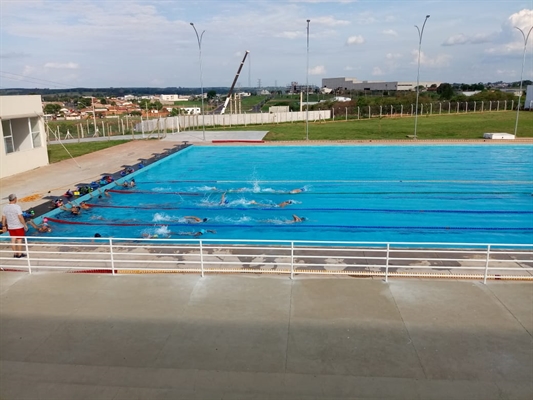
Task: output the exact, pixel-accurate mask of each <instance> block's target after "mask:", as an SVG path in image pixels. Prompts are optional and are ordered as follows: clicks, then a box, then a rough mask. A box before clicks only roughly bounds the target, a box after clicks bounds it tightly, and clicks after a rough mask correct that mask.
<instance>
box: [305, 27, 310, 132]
mask: <svg viewBox="0 0 533 400" xmlns="http://www.w3.org/2000/svg"><path fill="white" fill-rule="evenodd" d="M309 22H311V20H310V19H308V20H307V69H306V75H305V90H306V99H305V102H306V104H305V140H309Z"/></svg>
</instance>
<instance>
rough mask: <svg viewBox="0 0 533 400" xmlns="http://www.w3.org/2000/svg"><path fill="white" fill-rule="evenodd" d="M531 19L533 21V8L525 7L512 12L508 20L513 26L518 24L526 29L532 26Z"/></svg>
mask: <svg viewBox="0 0 533 400" xmlns="http://www.w3.org/2000/svg"><path fill="white" fill-rule="evenodd" d="M531 21H533V10H528V9H523V10H521V11H519V12H517V13H514V14H512V15H511V16H510V17H509V18H508V20H507V25H508V26H509V27H512V28H514V27H515V26H516V27H517V28H520V29H522V30H523V31H525V30H527V29H529V28H530V27H531ZM526 34H527V32H526Z"/></svg>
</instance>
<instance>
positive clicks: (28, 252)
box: [24, 236, 31, 275]
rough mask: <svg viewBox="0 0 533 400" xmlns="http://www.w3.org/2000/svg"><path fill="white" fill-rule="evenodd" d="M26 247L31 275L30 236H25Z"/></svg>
mask: <svg viewBox="0 0 533 400" xmlns="http://www.w3.org/2000/svg"><path fill="white" fill-rule="evenodd" d="M24 248H25V249H26V254H27V255H28V273H29V274H30V275H31V262H30V258H31V257H30V249H29V246H28V238H27V237H26V236H24Z"/></svg>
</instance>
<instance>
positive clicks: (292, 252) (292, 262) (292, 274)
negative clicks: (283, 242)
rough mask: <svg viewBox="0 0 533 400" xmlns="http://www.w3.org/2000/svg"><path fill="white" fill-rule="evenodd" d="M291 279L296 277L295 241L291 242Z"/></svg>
mask: <svg viewBox="0 0 533 400" xmlns="http://www.w3.org/2000/svg"><path fill="white" fill-rule="evenodd" d="M291 279H294V242H291Z"/></svg>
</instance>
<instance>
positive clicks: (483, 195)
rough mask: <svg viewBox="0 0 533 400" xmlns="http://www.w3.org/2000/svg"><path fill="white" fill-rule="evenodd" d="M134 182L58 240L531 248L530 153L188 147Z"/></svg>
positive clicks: (61, 231)
mask: <svg viewBox="0 0 533 400" xmlns="http://www.w3.org/2000/svg"><path fill="white" fill-rule="evenodd" d="M135 179H136V182H137V186H136V187H135V188H132V189H124V190H123V191H122V192H113V193H112V197H111V198H102V199H98V198H94V199H92V200H90V201H89V203H91V204H94V205H95V207H94V208H92V209H90V210H87V211H84V212H83V213H82V215H80V216H71V215H69V213H66V212H62V213H60V214H58V215H57V216H55V217H56V218H59V219H62V220H65V221H69V222H83V223H84V224H83V225H78V224H75V225H71V224H64V223H56V222H54V223H52V226H53V228H54V236H93V235H94V233H96V232H98V233H100V234H101V235H102V236H104V237H105V236H113V237H137V238H138V237H141V236H142V235H143V233H145V234H146V233H149V234H157V235H158V237H166V236H167V235H170V236H171V237H180V235H186V234H188V233H193V232H197V231H199V230H200V229H205V230H215V231H216V234H213V233H206V234H204V235H203V236H202V237H204V238H218V239H226V238H228V239H230V238H231V239H288V240H298V239H301V240H353V241H410V242H411V241H418V242H420V241H424V242H428V241H429V242H476V243H516V244H519V243H533V196H532V194H533V147H532V146H521V145H502V146H498V145H490V146H487V145H485V146H471V145H467V146H317V147H307V146H305V147H297V146H276V147H274V146H273V147H237V146H235V147H216V146H205V147H204V146H203V147H190V148H188V149H186V150H184V151H181V152H179V153H176V154H174V155H172V156H170V157H168V158H166V159H164V160H161V161H160V162H158V163H156V164H153V165H151V166H149V167H147V168H144V169H142V170H140V171H139V172H138V174H137V175H136V176H135ZM115 189H119V190H120V189H122V188H118V187H116V188H115ZM293 189H304V191H303V192H301V193H290V191H291V190H293ZM224 192H226V194H225V198H226V200H227V202H226V203H224V204H220V200H221V197H222V193H224ZM288 200H290V201H291V202H292V204H289V205H287V206H285V207H279V206H278V204H280V203H282V202H284V201H288ZM253 202H255V203H257V204H253ZM293 214H295V215H297V216H300V217H305V218H306V220H305V221H303V222H301V223H290V221H291V220H292V219H293ZM191 215H192V216H198V217H200V218H208V220H207V222H205V223H201V224H190V223H187V221H186V220H185V219H184V218H183V217H184V216H191ZM184 237H185V236H184Z"/></svg>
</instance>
